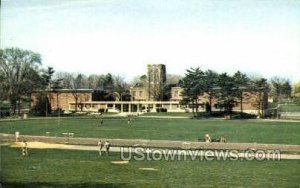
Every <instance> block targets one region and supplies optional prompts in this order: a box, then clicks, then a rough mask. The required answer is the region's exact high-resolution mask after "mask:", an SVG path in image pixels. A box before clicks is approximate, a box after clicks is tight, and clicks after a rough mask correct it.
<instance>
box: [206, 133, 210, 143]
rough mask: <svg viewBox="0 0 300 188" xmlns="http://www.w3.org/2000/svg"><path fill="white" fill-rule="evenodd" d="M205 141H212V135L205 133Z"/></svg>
mask: <svg viewBox="0 0 300 188" xmlns="http://www.w3.org/2000/svg"><path fill="white" fill-rule="evenodd" d="M205 142H206V143H210V142H211V137H210V136H209V134H205Z"/></svg>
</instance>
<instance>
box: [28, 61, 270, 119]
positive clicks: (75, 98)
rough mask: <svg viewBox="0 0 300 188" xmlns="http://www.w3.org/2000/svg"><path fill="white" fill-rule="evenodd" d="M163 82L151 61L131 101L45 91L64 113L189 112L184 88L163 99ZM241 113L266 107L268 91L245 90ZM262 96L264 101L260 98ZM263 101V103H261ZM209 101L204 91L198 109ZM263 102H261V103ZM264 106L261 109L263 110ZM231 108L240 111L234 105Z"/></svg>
mask: <svg viewBox="0 0 300 188" xmlns="http://www.w3.org/2000/svg"><path fill="white" fill-rule="evenodd" d="M165 83H166V66H165V65H163V64H151V65H148V66H147V77H146V79H145V81H144V82H143V83H136V84H135V85H133V86H132V87H130V101H120V99H119V98H117V97H116V98H115V100H113V101H101V100H97V97H95V96H96V95H97V93H98V92H97V91H96V90H92V89H77V90H70V89H59V90H56V91H55V92H54V91H49V92H47V96H48V99H49V102H50V105H51V109H52V110H57V109H61V110H62V111H64V112H71V111H75V110H76V111H79V112H98V111H99V110H100V109H101V110H104V111H108V112H120V113H121V112H128V113H131V112H157V111H160V110H161V109H163V110H164V111H167V112H191V111H192V108H191V104H188V105H181V104H180V101H181V100H182V98H183V94H182V91H183V88H181V87H179V86H174V87H171V88H170V93H171V96H170V97H169V98H168V99H167V100H166V99H164V98H163V87H164V85H165ZM37 95H38V93H34V94H33V95H32V106H34V105H35V104H36V102H37ZM243 95H244V97H243V98H244V99H243V112H246V113H251V114H259V112H260V111H261V110H265V109H266V108H267V99H268V95H267V93H264V94H263V96H261V94H259V93H249V92H244V93H243ZM261 99H263V100H261ZM262 101H263V102H262ZM208 102H209V96H208V95H207V94H204V95H203V96H200V97H199V98H198V104H200V105H199V109H198V110H199V111H205V104H206V103H208ZM211 102H212V105H211V106H212V111H220V110H222V109H217V108H215V104H216V103H217V99H214V98H213V99H212V100H211ZM262 103H263V104H262ZM263 108H264V109H263ZM233 110H234V111H239V110H240V104H237V105H236V106H235V107H234V108H233Z"/></svg>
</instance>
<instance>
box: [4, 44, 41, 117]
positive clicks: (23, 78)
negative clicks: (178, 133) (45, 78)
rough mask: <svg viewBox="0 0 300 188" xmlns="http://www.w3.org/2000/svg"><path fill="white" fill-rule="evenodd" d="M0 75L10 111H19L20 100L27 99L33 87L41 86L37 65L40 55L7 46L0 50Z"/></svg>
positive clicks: (39, 62)
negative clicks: (9, 104)
mask: <svg viewBox="0 0 300 188" xmlns="http://www.w3.org/2000/svg"><path fill="white" fill-rule="evenodd" d="M0 55H1V58H0V60H1V61H0V75H2V76H1V77H2V78H1V79H2V80H3V82H2V88H3V89H4V91H3V92H4V93H7V96H6V97H7V99H8V100H9V101H10V103H11V107H12V112H13V113H14V114H15V113H16V110H17V109H18V112H20V108H21V106H20V104H21V101H24V100H25V99H26V100H27V101H29V100H30V99H29V97H28V96H30V94H31V93H32V91H33V90H34V89H37V88H38V87H40V86H41V84H40V83H39V82H40V75H39V65H41V61H42V60H41V56H40V54H38V53H35V52H32V51H29V50H22V49H19V48H7V49H4V50H1V53H0Z"/></svg>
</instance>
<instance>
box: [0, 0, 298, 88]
mask: <svg viewBox="0 0 300 188" xmlns="http://www.w3.org/2000/svg"><path fill="white" fill-rule="evenodd" d="M0 39H1V40H0V47H1V48H7V47H19V48H22V49H28V50H32V51H34V52H38V53H40V54H41V55H42V60H43V65H44V66H45V67H46V66H52V67H54V69H55V70H56V71H68V72H82V73H85V74H93V73H94V74H106V73H108V72H111V73H113V74H116V75H120V76H123V77H124V78H125V79H126V80H131V79H133V78H134V77H135V76H137V75H143V74H145V73H146V65H147V64H166V66H167V73H168V74H180V75H184V74H185V72H186V69H188V68H191V67H200V68H202V69H204V70H206V69H212V70H215V71H217V72H220V73H221V72H228V73H230V74H232V73H234V72H236V71H238V70H240V71H242V72H245V73H247V74H249V75H252V76H253V75H254V76H262V77H266V78H268V79H270V78H272V77H274V76H280V77H285V78H288V79H290V80H291V81H292V82H295V81H300V1H299V0H26V1H24V0H2V2H1V34H0Z"/></svg>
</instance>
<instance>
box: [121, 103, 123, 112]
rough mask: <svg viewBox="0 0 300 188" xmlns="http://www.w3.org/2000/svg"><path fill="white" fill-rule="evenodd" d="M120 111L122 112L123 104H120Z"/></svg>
mask: <svg viewBox="0 0 300 188" xmlns="http://www.w3.org/2000/svg"><path fill="white" fill-rule="evenodd" d="M121 112H123V104H121Z"/></svg>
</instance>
